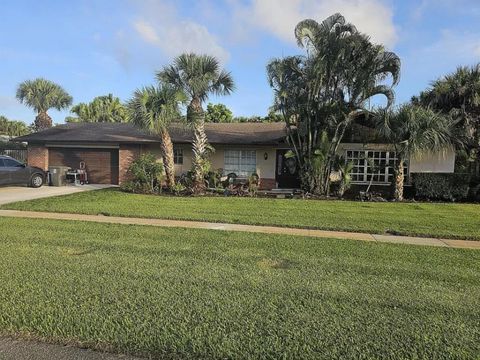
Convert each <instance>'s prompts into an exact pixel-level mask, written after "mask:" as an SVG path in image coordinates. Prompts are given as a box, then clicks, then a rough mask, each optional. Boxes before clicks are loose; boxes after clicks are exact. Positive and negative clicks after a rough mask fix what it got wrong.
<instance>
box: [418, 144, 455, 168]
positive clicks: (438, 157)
mask: <svg viewBox="0 0 480 360" xmlns="http://www.w3.org/2000/svg"><path fill="white" fill-rule="evenodd" d="M454 170H455V150H454V149H447V150H445V151H442V152H437V153H432V152H426V153H424V154H421V155H418V156H412V157H411V158H410V173H453V171H454Z"/></svg>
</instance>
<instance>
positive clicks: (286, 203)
mask: <svg viewBox="0 0 480 360" xmlns="http://www.w3.org/2000/svg"><path fill="white" fill-rule="evenodd" d="M3 208H7V209H17V210H32V211H53V212H71V213H81V214H104V215H112V216H131V217H150V218H163V219H182V220H200V221H212V222H227V223H240V224H254V225H277V226H288V227H305V228H316V229H326V230H343V231H356V232H370V233H378V234H383V233H394V234H401V235H413V236H431V237H445V238H459V239H472V240H480V205H474V204H436V203H401V204H398V203H362V202H352V201H316V200H308V201H306V200H288V199H287V200H281V199H264V198H234V197H229V198H227V197H167V196H151V195H135V194H127V193H123V192H121V191H118V190H116V189H107V190H98V191H92V192H83V193H77V194H73V195H66V196H61V197H53V198H46V199H38V200H32V201H26V202H20V203H15V204H9V205H4V206H3Z"/></svg>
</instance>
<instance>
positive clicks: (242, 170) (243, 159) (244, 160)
mask: <svg viewBox="0 0 480 360" xmlns="http://www.w3.org/2000/svg"><path fill="white" fill-rule="evenodd" d="M223 171H224V173H225V174H230V173H235V174H236V175H237V176H245V177H246V176H250V175H252V174H253V173H255V172H257V152H256V151H255V150H225V166H224V169H223Z"/></svg>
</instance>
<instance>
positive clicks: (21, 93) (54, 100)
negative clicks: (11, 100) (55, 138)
mask: <svg viewBox="0 0 480 360" xmlns="http://www.w3.org/2000/svg"><path fill="white" fill-rule="evenodd" d="M16 97H17V99H18V100H19V101H20V102H21V103H22V104H25V105H26V106H28V107H30V108H32V109H33V110H35V111H36V112H37V117H36V118H35V122H34V124H33V128H34V129H35V130H36V131H39V130H44V129H47V128H49V127H51V126H52V118H51V117H50V116H49V115H48V114H47V111H48V110H49V109H57V110H63V109H66V108H68V107H69V106H70V105H71V104H72V97H71V96H70V95H69V94H68V93H67V92H66V91H65V90H64V89H63V88H62V87H61V86H60V85H58V84H55V83H54V82H52V81H49V80H46V79H42V78H37V79H35V80H26V81H24V82H22V83H21V84H20V85H19V86H18V89H17V95H16Z"/></svg>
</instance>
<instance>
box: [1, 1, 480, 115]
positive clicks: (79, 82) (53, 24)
mask: <svg viewBox="0 0 480 360" xmlns="http://www.w3.org/2000/svg"><path fill="white" fill-rule="evenodd" d="M0 9H1V14H2V21H1V22H0V34H1V35H0V115H5V116H7V117H8V118H10V119H19V120H23V121H25V122H27V123H30V122H32V121H33V119H34V117H35V114H34V113H33V112H32V111H31V110H29V109H27V108H26V107H24V106H23V105H21V104H19V103H18V102H17V101H16V100H15V90H16V87H17V86H18V84H19V83H20V82H21V81H23V80H26V79H33V78H35V77H45V78H47V79H50V80H52V81H55V82H57V83H59V84H61V85H62V86H63V87H64V88H65V89H66V90H67V91H68V92H69V93H70V94H71V95H72V96H73V98H74V103H78V102H86V101H90V100H91V99H92V98H93V97H95V96H98V95H104V94H108V93H113V94H114V95H116V96H119V97H120V98H121V99H122V100H127V99H128V98H129V97H130V95H131V93H132V92H133V91H134V89H135V88H138V87H141V86H143V85H149V84H152V83H154V73H155V71H156V70H159V69H161V68H162V66H163V65H165V64H167V63H168V62H169V61H171V59H172V58H173V57H174V56H175V55H178V54H180V53H182V52H185V51H194V52H197V53H210V54H213V55H215V56H217V57H218V58H220V59H221V61H222V63H223V64H224V66H225V67H226V68H227V69H228V70H230V71H231V72H232V74H233V77H234V79H235V81H236V85H237V89H236V91H235V93H234V94H233V95H231V96H229V97H223V98H220V99H211V101H212V102H223V103H225V104H226V105H227V106H229V107H230V108H231V109H232V111H233V112H234V114H235V115H245V116H248V115H264V114H266V113H267V111H268V107H269V106H270V104H271V101H272V91H271V89H270V88H269V86H268V83H267V80H266V75H265V65H266V63H267V62H268V60H269V59H271V58H273V57H279V56H284V55H290V54H297V53H300V52H301V50H300V49H298V48H297V47H296V45H295V42H294V40H293V28H294V26H295V24H296V23H297V22H298V21H299V20H301V19H304V18H313V19H315V20H317V21H321V20H323V19H324V18H325V17H327V16H329V15H331V14H332V13H335V12H341V13H342V14H343V15H345V17H346V18H347V20H348V21H350V22H353V23H354V24H355V25H356V26H357V27H358V28H359V29H360V30H361V31H364V32H366V33H368V34H369V35H371V37H372V39H373V40H374V41H376V42H380V43H383V44H385V45H386V46H387V47H388V48H389V49H391V50H393V51H395V52H396V53H397V54H398V55H399V56H400V57H401V59H402V78H401V81H400V84H399V86H398V87H397V88H396V94H397V103H401V102H404V101H408V100H409V99H410V97H411V96H412V95H414V94H417V93H418V92H419V91H420V90H422V89H424V88H425V87H427V86H428V84H429V83H430V81H432V80H433V79H435V78H437V77H439V76H441V75H443V74H445V73H447V72H450V71H453V70H454V69H455V68H456V66H457V65H461V64H462V65H470V64H473V63H475V62H479V61H480V1H478V0H177V1H174V0H143V1H140V0H138V1H133V0H115V1H113V0H103V1H100V0H97V1H93V0H92V1H87V0H77V1H74V0H71V1H58V0H43V1H34V0H31V1H27V0H16V1H10V0H4V1H2V2H1V5H0ZM50 114H51V116H52V117H53V119H54V122H56V123H62V122H63V119H64V117H65V116H66V115H68V111H63V112H57V111H53V110H52V111H51V112H50Z"/></svg>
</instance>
